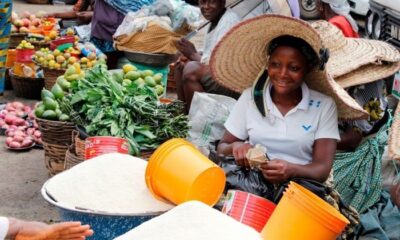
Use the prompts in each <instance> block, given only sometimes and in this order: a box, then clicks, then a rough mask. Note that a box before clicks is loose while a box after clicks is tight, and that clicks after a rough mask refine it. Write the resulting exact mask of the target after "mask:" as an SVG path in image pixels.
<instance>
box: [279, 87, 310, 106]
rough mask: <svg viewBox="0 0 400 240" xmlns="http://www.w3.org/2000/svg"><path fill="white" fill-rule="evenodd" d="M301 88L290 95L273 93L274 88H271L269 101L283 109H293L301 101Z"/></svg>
mask: <svg viewBox="0 0 400 240" xmlns="http://www.w3.org/2000/svg"><path fill="white" fill-rule="evenodd" d="M302 95H303V94H302V90H301V87H299V88H297V89H296V90H295V91H294V92H292V93H290V94H279V93H277V92H276V91H274V87H272V88H271V99H272V102H273V103H275V105H280V106H285V107H295V106H297V104H299V103H300V101H301V99H302V97H303V96H302Z"/></svg>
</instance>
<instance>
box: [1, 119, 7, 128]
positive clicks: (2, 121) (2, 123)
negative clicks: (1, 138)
mask: <svg viewBox="0 0 400 240" xmlns="http://www.w3.org/2000/svg"><path fill="white" fill-rule="evenodd" d="M4 124H6V122H4V120H3V119H0V127H3V125H4Z"/></svg>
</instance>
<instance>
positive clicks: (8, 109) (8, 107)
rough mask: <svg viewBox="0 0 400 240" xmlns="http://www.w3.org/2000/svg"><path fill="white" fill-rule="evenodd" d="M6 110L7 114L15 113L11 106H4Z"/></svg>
mask: <svg viewBox="0 0 400 240" xmlns="http://www.w3.org/2000/svg"><path fill="white" fill-rule="evenodd" d="M6 110H7V111H9V112H15V108H14V107H13V106H11V105H8V104H7V106H6Z"/></svg>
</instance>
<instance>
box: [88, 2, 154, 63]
mask: <svg viewBox="0 0 400 240" xmlns="http://www.w3.org/2000/svg"><path fill="white" fill-rule="evenodd" d="M153 2H154V0H135V1H131V0H96V1H95V4H94V10H93V16H92V22H91V23H92V29H91V38H90V41H91V42H93V44H94V45H95V46H96V47H97V48H98V49H99V50H100V51H102V52H103V53H104V54H106V56H107V66H108V67H109V69H113V68H115V67H116V65H117V60H118V58H119V53H118V52H117V50H116V49H114V47H113V35H114V33H115V31H116V30H117V28H118V27H119V25H120V24H121V23H122V21H123V20H124V17H125V15H126V14H127V13H128V12H136V11H138V10H139V9H141V8H142V7H143V6H145V5H150V4H152V3H153Z"/></svg>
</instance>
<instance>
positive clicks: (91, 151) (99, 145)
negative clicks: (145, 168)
mask: <svg viewBox="0 0 400 240" xmlns="http://www.w3.org/2000/svg"><path fill="white" fill-rule="evenodd" d="M115 152H117V153H124V154H128V152H129V145H128V141H127V140H126V139H124V138H119V137H105V136H101V137H88V138H86V141H85V159H90V158H93V157H97V156H100V155H102V154H106V153H115Z"/></svg>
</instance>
